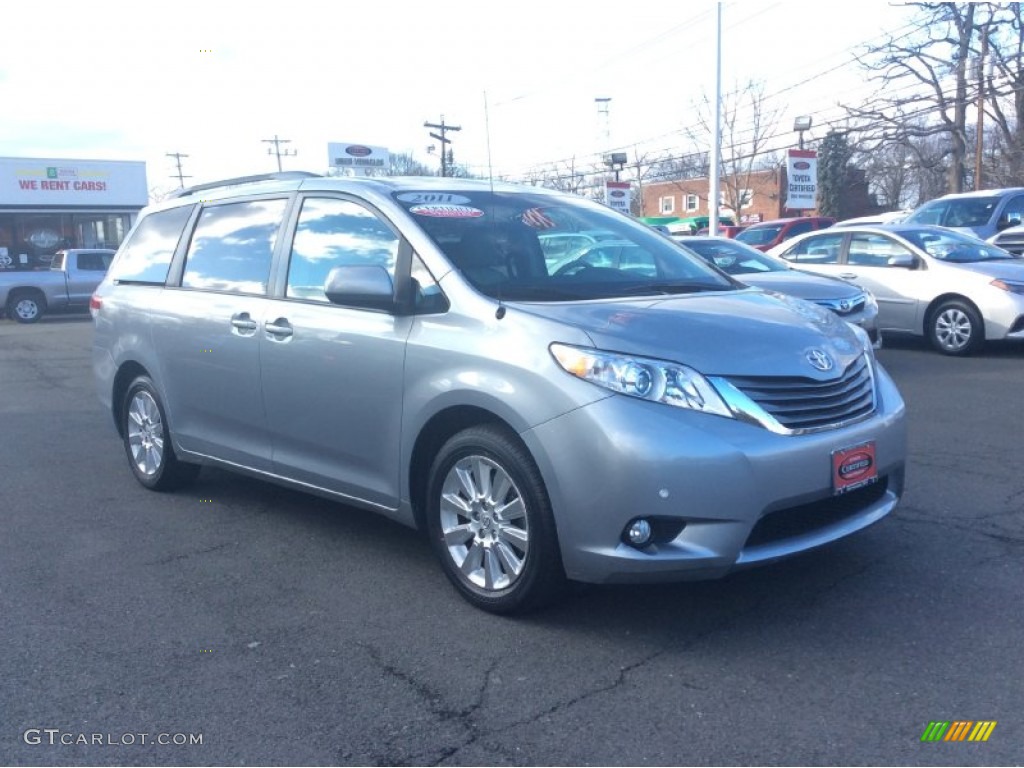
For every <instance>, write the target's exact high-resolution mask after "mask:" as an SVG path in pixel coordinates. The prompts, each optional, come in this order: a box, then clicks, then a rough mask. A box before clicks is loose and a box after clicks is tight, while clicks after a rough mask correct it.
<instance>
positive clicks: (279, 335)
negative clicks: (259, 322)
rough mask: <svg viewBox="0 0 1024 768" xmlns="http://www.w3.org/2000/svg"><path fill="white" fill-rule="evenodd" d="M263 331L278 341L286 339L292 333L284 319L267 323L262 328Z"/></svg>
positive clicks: (280, 318) (290, 327) (286, 320)
mask: <svg viewBox="0 0 1024 768" xmlns="http://www.w3.org/2000/svg"><path fill="white" fill-rule="evenodd" d="M263 329H264V330H265V331H266V332H267V333H268V334H269V335H271V336H273V337H274V338H275V339H278V340H279V341H283V340H284V339H287V338H288V337H289V336H291V335H292V333H293V331H292V326H291V324H290V323H289V322H288V319H287V318H284V317H279V318H277V320H275V321H274V322H272V323H267V324H266V325H264V326H263Z"/></svg>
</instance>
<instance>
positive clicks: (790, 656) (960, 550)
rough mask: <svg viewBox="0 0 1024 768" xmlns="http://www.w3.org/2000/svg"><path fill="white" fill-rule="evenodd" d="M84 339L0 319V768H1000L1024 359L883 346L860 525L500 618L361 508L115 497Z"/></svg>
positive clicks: (1013, 741)
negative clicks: (903, 419) (896, 396)
mask: <svg viewBox="0 0 1024 768" xmlns="http://www.w3.org/2000/svg"><path fill="white" fill-rule="evenodd" d="M91 330H92V329H91V323H90V321H89V319H88V318H87V317H64V318H62V317H48V318H45V319H44V320H43V321H42V322H40V323H39V324H37V325H32V326H22V325H16V324H15V323H12V322H10V321H7V320H2V321H0V389H2V392H3V397H2V399H0V511H2V519H3V530H2V533H0V648H2V650H3V653H2V654H0V679H2V681H3V684H2V686H0V712H2V714H3V717H2V718H0V722H2V724H3V731H2V732H0V764H4V765H35V764H45V765H67V764H89V765H107V764H111V765H113V764H118V765H125V764H131V765H134V764H156V765H163V764H172V765H193V764H195V765H241V764H264V765H275V764H307V765H320V764H338V763H342V764H369V765H374V764H380V765H397V764H414V765H424V764H426V765H433V764H459V765H491V764H527V765H530V764H552V765H561V764H609V765H672V764H686V765H721V764H734V765H742V764H757V765H763V764H773V765H774V764H782V765H814V764H835V763H838V764H875V765H893V764H896V765H1019V764H1020V762H1021V755H1022V754H1024V751H1022V745H1024V686H1022V685H1021V673H1020V662H1021V648H1024V611H1022V610H1021V600H1022V597H1021V595H1022V586H1024V472H1022V471H1021V462H1020V459H1019V457H1020V453H1021V452H1020V444H1021V440H1022V435H1024V408H1022V405H1024V383H1022V382H1024V375H1022V374H1024V346H1020V345H1018V346H1010V345H1006V346H994V347H992V348H990V349H986V350H984V351H983V352H982V353H981V354H980V355H977V356H975V357H972V358H968V359H954V358H947V357H943V356H941V355H938V354H936V353H934V352H932V351H930V350H928V349H927V348H926V347H925V346H924V344H923V343H922V342H919V341H911V340H907V341H893V340H887V344H886V348H885V349H883V350H882V351H881V352H880V353H879V358H880V360H881V361H882V363H883V364H884V365H885V366H886V367H887V368H888V369H889V371H890V372H891V373H892V374H893V376H894V377H895V379H896V381H897V382H898V384H899V385H900V387H901V389H902V392H903V395H904V397H905V399H906V401H907V407H908V411H909V416H910V430H911V431H910V437H911V448H910V462H909V467H908V488H909V490H908V492H907V494H906V496H905V498H904V500H903V503H902V505H901V506H900V507H899V508H898V509H897V511H896V513H895V514H894V515H893V516H891V517H890V518H889V519H887V520H885V521H883V522H882V523H880V524H879V525H877V526H875V527H873V528H871V529H869V530H867V531H865V532H863V533H861V534H860V535H858V536H855V537H853V538H851V539H848V540H846V541H844V542H841V543H839V544H837V545H835V546H833V547H831V548H828V549H826V550H824V551H821V552H818V553H814V554H812V555H808V556H804V557H801V558H798V559H795V560H791V561H789V562H786V563H783V564H781V565H775V566H771V567H768V568H763V569H758V570H754V571H749V572H746V573H743V574H738V575H735V576H732V577H730V578H728V579H725V580H723V581H718V582H702V583H691V584H676V585H659V586H648V587H644V586H630V587H601V588H597V587H591V588H586V589H582V590H580V592H579V594H576V595H574V596H573V597H572V598H571V599H570V600H568V601H567V602H565V603H562V604H560V605H557V606H555V607H554V608H552V609H549V610H547V611H545V612H543V613H540V614H536V615H532V616H529V617H526V618H520V619H505V618H500V617H496V616H493V615H489V614H485V613H483V612H481V611H478V610H475V609H474V608H472V607H470V606H469V605H468V604H467V603H466V602H465V601H464V600H462V599H461V598H460V597H459V596H458V595H457V594H456V592H455V591H454V590H453V589H452V588H451V587H450V585H449V584H448V582H447V581H446V579H445V577H444V575H443V573H442V572H441V569H440V567H439V566H438V564H437V563H436V562H435V560H434V557H433V555H432V553H431V552H430V550H429V548H428V546H427V544H426V542H425V541H424V540H423V539H422V538H421V537H420V536H419V535H418V534H417V533H416V532H414V531H411V530H407V529H405V528H402V527H400V526H398V525H396V524H393V523H391V522H389V521H387V520H385V519H383V518H380V517H377V516H375V515H373V514H371V513H367V512H363V511H360V510H354V509H349V508H345V507H342V506H339V505H337V504H333V503H330V502H327V501H324V500H321V499H317V498H312V497H308V496H304V495H301V494H298V493H295V492H292V491H289V490H283V489H281V488H278V487H276V486H272V485H268V484H264V483H260V482H255V481H252V480H248V479H243V478H240V477H236V476H233V475H230V474H227V473H225V472H222V471H218V470H209V469H208V470H204V472H203V474H202V475H201V476H200V480H199V482H198V483H197V484H196V485H195V486H194V487H192V488H190V489H189V490H188V491H185V492H181V493H177V494H171V495H159V494H154V493H150V492H147V491H145V490H144V489H142V488H141V487H140V486H139V485H138V484H137V483H136V482H135V480H134V479H133V478H132V476H131V474H130V472H129V470H128V467H127V466H126V462H125V459H124V455H123V451H122V448H121V445H120V442H119V439H118V437H117V435H116V433H115V431H114V428H113V424H112V422H111V419H110V415H109V414H108V413H105V412H103V411H102V410H101V408H100V406H99V404H98V401H97V399H96V396H95V394H94V391H93V382H92V374H91V370H90V361H89V356H90V349H89V348H90V343H91ZM935 720H943V721H945V720H949V721H955V720H970V721H979V720H994V721H997V722H998V725H997V726H996V728H995V729H994V731H993V732H992V735H991V737H990V738H989V740H988V741H987V742H984V743H969V742H938V743H922V742H921V740H920V739H921V735H922V732H923V731H924V730H925V727H926V726H927V725H928V724H929V722H930V721H935ZM142 734H146V738H144V739H143V738H141V735H142ZM96 735H100V736H101V738H99V739H96V738H94V737H95V736H96ZM196 735H199V736H200V739H199V740H200V741H201V743H194V742H195V741H197V739H196V738H195V736H196ZM161 736H164V737H167V738H165V739H162V740H163V741H167V742H168V743H166V744H163V743H156V742H157V741H158V740H161V739H159V737H161ZM178 736H183V737H184V741H185V742H192V743H184V744H182V743H175V742H176V741H177V742H180V741H181V739H178V738H177V737H178ZM128 737H130V738H128ZM51 742H52V743H51ZM83 742H84V743H83ZM143 742H145V743H143Z"/></svg>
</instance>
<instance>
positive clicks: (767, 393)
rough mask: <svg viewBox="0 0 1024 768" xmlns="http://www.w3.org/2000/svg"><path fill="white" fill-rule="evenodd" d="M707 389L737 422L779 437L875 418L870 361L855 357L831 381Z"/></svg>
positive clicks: (771, 381)
mask: <svg viewBox="0 0 1024 768" xmlns="http://www.w3.org/2000/svg"><path fill="white" fill-rule="evenodd" d="M710 380H711V382H712V384H713V385H714V386H715V388H716V389H717V390H718V392H719V394H720V395H721V396H722V399H723V400H724V401H725V403H726V405H727V406H728V407H729V409H730V410H731V411H732V412H733V414H734V415H735V416H736V417H737V418H738V419H740V420H743V421H747V422H750V423H753V424H759V425H760V426H762V427H765V428H766V429H768V430H770V431H772V432H775V433H777V434H780V435H800V434H807V433H809V432H821V431H824V430H829V429H838V428H839V427H844V426H847V425H848V424H854V423H856V422H858V421H862V420H864V419H867V418H869V417H870V416H872V415H873V414H874V413H875V409H876V398H875V376H874V369H873V366H872V362H871V359H870V358H869V357H868V356H867V355H866V354H865V355H861V356H859V357H858V358H857V359H856V360H855V361H854V362H853V363H851V364H850V366H849V367H847V369H846V370H845V371H844V372H843V373H842V375H840V376H837V377H836V378H835V379H833V380H831V381H817V380H815V379H811V378H804V377H798V376H729V377H724V376H713V377H710Z"/></svg>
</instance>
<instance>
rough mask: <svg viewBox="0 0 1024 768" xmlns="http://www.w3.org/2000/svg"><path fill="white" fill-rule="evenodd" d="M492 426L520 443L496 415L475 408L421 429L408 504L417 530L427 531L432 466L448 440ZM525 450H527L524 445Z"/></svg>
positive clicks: (452, 410) (444, 415)
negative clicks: (409, 503)
mask: <svg viewBox="0 0 1024 768" xmlns="http://www.w3.org/2000/svg"><path fill="white" fill-rule="evenodd" d="M484 424H493V425H496V426H500V427H503V428H505V429H506V430H508V432H509V434H510V435H514V436H515V438H516V439H517V440H520V442H522V441H521V438H519V435H518V433H517V432H516V430H515V429H513V427H512V425H511V424H509V423H508V422H507V421H505V420H504V419H502V418H501V417H500V416H498V415H497V414H496V413H494V412H493V411H489V410H487V409H486V408H481V407H480V406H475V405H454V406H449V407H447V408H445V409H443V410H441V411H438V412H437V413H435V414H434V415H433V416H431V417H430V419H428V420H427V422H426V423H425V424H424V425H423V427H422V429H420V431H419V434H418V435H417V436H416V442H415V443H414V444H413V449H412V454H411V456H410V459H409V500H410V502H411V504H412V513H413V520H414V522H415V524H416V527H417V528H418V529H419V530H421V531H424V530H426V509H425V505H426V495H427V484H428V481H429V477H430V465H431V464H432V463H433V461H434V457H435V456H437V452H438V451H439V450H440V449H441V446H442V445H444V444H445V443H446V442H447V441H448V440H449V439H451V438H452V437H453V436H455V435H456V434H458V433H459V432H461V431H463V430H464V429H469V428H470V427H476V426H481V425H484ZM523 448H524V449H526V446H525V444H524V445H523Z"/></svg>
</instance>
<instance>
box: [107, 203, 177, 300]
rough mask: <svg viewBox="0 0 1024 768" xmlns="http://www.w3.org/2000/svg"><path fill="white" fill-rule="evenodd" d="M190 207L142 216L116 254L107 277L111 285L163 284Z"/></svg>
mask: <svg viewBox="0 0 1024 768" xmlns="http://www.w3.org/2000/svg"><path fill="white" fill-rule="evenodd" d="M191 215H192V206H190V205H185V206H182V207H180V208H170V209H168V210H166V211H157V212H156V213H151V214H149V216H146V217H145V218H144V219H142V221H140V222H139V225H138V226H137V227H136V228H135V231H134V232H133V233H132V234H131V236H130V237H129V238H128V242H126V243H125V244H124V245H123V246H122V247H121V251H120V252H119V253H118V256H117V260H116V262H115V263H114V266H113V271H112V272H111V278H112V279H113V280H114V282H130V283H153V284H155V285H163V284H164V282H166V280H167V270H168V269H169V268H170V266H171V257H172V256H174V250H175V249H176V248H177V247H178V241H179V240H180V239H181V233H182V232H184V230H185V225H186V224H187V223H188V219H189V216H191Z"/></svg>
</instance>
